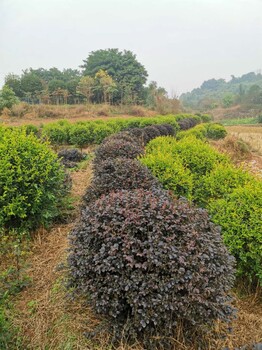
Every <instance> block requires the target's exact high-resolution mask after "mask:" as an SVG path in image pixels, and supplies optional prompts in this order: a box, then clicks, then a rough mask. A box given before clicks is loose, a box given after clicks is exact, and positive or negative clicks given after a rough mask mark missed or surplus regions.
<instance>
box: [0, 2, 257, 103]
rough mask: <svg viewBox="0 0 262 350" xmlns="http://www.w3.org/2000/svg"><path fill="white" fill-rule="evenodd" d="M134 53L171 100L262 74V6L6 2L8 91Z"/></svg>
mask: <svg viewBox="0 0 262 350" xmlns="http://www.w3.org/2000/svg"><path fill="white" fill-rule="evenodd" d="M108 48H119V49H120V50H121V51H122V50H124V49H126V50H131V51H132V52H133V53H134V54H136V57H137V60H138V61H139V62H140V63H142V64H143V65H144V67H145V68H146V70H147V71H148V74H149V77H148V81H156V82H157V83H158V85H159V86H162V87H164V88H165V89H166V90H167V91H168V92H169V94H170V95H171V96H175V95H179V94H181V93H183V92H187V91H191V90H192V89H193V88H196V87H199V86H200V85H201V84H202V82H203V81H204V80H208V79H211V78H216V79H219V78H224V79H226V80H228V79H230V76H231V74H232V75H235V76H241V75H242V74H245V73H248V72H251V71H255V72H257V71H259V70H260V69H262V0H157V1H156V0H0V86H2V85H3V83H4V77H5V76H6V75H7V74H8V73H14V74H18V75H20V74H21V73H22V70H24V69H26V68H29V67H32V68H40V67H43V68H47V69H48V68H51V67H57V68H59V69H63V68H79V66H80V65H81V64H82V61H83V60H84V59H85V58H87V57H88V55H89V53H90V52H91V51H95V50H99V49H108Z"/></svg>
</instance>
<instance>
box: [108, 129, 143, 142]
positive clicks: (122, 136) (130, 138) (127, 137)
mask: <svg viewBox="0 0 262 350" xmlns="http://www.w3.org/2000/svg"><path fill="white" fill-rule="evenodd" d="M112 140H123V141H126V142H139V140H138V138H137V137H136V136H135V135H132V134H131V133H129V132H128V131H121V132H119V133H117V134H113V135H110V136H108V137H107V138H105V139H104V141H103V142H102V143H103V144H104V143H107V142H108V141H112Z"/></svg>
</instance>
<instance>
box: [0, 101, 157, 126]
mask: <svg viewBox="0 0 262 350" xmlns="http://www.w3.org/2000/svg"><path fill="white" fill-rule="evenodd" d="M156 114H158V113H157V112H155V111H152V110H149V109H147V108H144V107H142V106H135V105H133V106H110V105H58V106H56V105H44V104H41V105H28V104H26V103H20V104H18V105H15V106H13V107H12V110H7V109H4V110H3V112H2V114H1V115H0V123H1V122H2V123H3V124H5V125H12V126H18V125H25V124H33V125H36V126H40V125H42V124H47V123H51V122H55V121H57V120H59V119H67V120H69V121H72V122H77V121H85V120H98V119H107V118H109V117H110V118H119V117H121V118H128V117H131V116H133V117H134V116H139V117H152V116H154V115H156Z"/></svg>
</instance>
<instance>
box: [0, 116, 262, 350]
mask: <svg viewBox="0 0 262 350" xmlns="http://www.w3.org/2000/svg"><path fill="white" fill-rule="evenodd" d="M231 128H232V127H230V128H229V127H227V128H226V129H225V128H224V127H223V126H221V125H219V124H215V123H211V122H210V120H209V118H208V116H206V115H202V116H201V115H198V116H195V115H192V114H180V115H169V116H155V117H152V116H151V117H143V118H141V117H132V118H130V117H128V118H117V119H115V118H112V119H111V118H108V119H106V118H105V119H103V120H85V121H80V122H79V121H78V122H76V123H73V124H72V123H70V122H68V121H65V120H62V121H54V122H52V123H48V124H46V125H38V124H31V125H30V126H26V127H21V126H18V127H15V128H14V127H12V128H9V127H7V126H2V127H0V155H1V157H0V349H1V350H2V349H3V350H24V349H25V350H26V349H28V350H33V349H37V350H56V349H58V350H60V349H61V350H62V349H66V350H75V349H76V350H77V349H80V350H81V349H90V350H95V349H97V350H113V349H115V350H131V349H133V350H143V349H150V350H151V349H152V350H199V349H201V350H224V349H228V350H235V349H240V348H242V347H244V348H243V349H246V350H248V349H250V350H252V349H253V350H255V349H258V350H259V349H260V347H261V342H262V323H261V318H262V299H261V297H262V294H261V285H262V270H261V266H262V265H261V262H262V261H261V259H262V253H261V247H262V238H261V214H262V213H261V210H262V205H261V204H262V203H261V201H262V183H261V178H260V171H261V168H260V163H259V162H257V163H256V167H254V159H259V157H260V156H259V154H257V153H256V154H255V153H253V150H254V148H253V146H248V145H247V144H245V142H244V141H243V140H240V141H239V139H238V137H239V135H236V134H234V132H235V130H231ZM252 128H253V127H252ZM255 129H257V128H255ZM255 129H254V130H255ZM227 133H228V134H229V135H227ZM231 133H232V134H231ZM254 133H259V132H258V131H255V132H254ZM240 137H241V136H240ZM250 147H252V149H251V148H250ZM255 157H256V158H255ZM243 164H244V166H243ZM248 165H250V167H251V168H252V169H251V171H249V167H248ZM219 227H221V228H222V231H221V229H220V228H219Z"/></svg>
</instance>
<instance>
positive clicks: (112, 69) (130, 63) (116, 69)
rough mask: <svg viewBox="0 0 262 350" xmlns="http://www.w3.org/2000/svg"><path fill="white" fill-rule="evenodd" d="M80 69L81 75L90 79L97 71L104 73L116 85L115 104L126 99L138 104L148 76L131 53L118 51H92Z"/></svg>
mask: <svg viewBox="0 0 262 350" xmlns="http://www.w3.org/2000/svg"><path fill="white" fill-rule="evenodd" d="M81 68H83V75H89V76H91V77H95V75H96V73H97V72H98V71H99V70H103V71H106V72H107V73H108V74H109V76H111V77H112V79H113V80H114V81H115V83H116V88H117V94H115V98H114V101H115V102H117V103H119V102H121V100H125V99H126V98H127V97H128V98H131V99H132V101H133V102H139V101H140V100H141V99H142V98H143V93H144V84H145V83H146V80H147V76H148V74H147V71H146V69H145V68H144V66H143V65H142V64H141V63H140V62H138V61H137V59H136V55H134V54H133V53H132V52H131V51H126V50H125V51H123V52H121V51H119V50H118V49H107V50H97V51H93V52H91V53H90V55H89V56H88V57H87V59H86V60H84V64H83V65H82V66H81Z"/></svg>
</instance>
